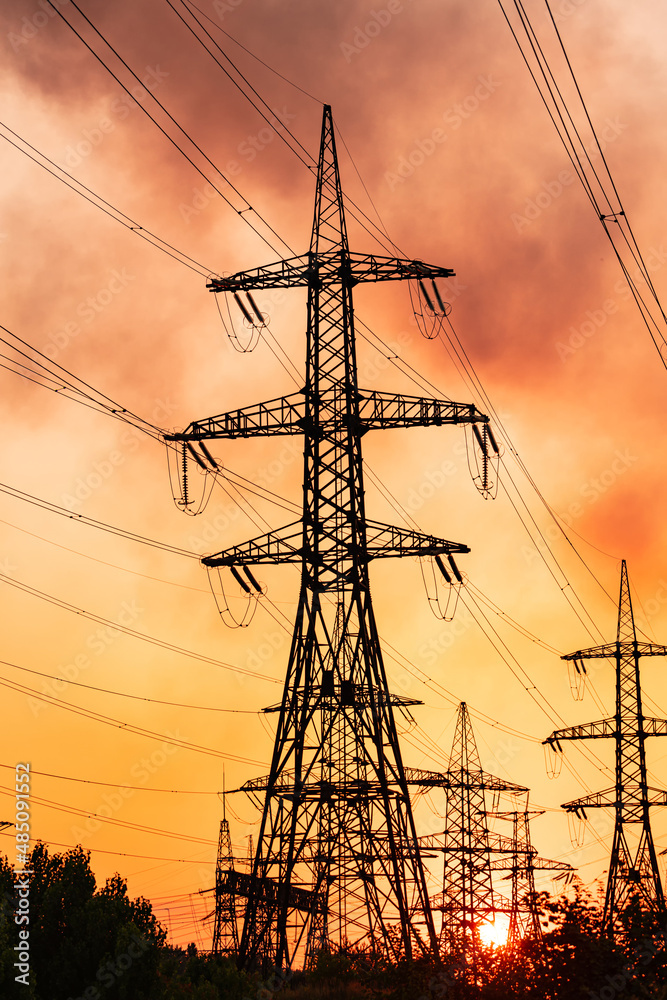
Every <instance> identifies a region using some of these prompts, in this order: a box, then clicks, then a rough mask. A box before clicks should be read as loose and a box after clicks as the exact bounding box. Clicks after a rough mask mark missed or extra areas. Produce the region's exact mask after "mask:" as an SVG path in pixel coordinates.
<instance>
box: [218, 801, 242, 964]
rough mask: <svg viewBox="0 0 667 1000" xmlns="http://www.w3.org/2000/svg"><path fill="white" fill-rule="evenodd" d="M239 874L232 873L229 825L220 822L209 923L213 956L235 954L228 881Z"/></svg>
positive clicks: (233, 914) (232, 898) (233, 905)
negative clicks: (211, 919)
mask: <svg viewBox="0 0 667 1000" xmlns="http://www.w3.org/2000/svg"><path fill="white" fill-rule="evenodd" d="M239 874H240V873H239V872H236V871H234V854H233V851H232V838H231V834H230V832H229V822H228V821H227V818H226V817H224V818H223V819H222V820H221V821H220V834H219V837H218V857H217V860H216V865H215V911H214V920H213V943H212V951H213V953H214V954H215V955H235V954H236V953H237V951H238V947H239V938H238V928H237V924H236V899H235V895H234V891H233V890H232V889H230V888H229V885H230V878H232V879H233V878H234V877H235V876H238V875H239Z"/></svg>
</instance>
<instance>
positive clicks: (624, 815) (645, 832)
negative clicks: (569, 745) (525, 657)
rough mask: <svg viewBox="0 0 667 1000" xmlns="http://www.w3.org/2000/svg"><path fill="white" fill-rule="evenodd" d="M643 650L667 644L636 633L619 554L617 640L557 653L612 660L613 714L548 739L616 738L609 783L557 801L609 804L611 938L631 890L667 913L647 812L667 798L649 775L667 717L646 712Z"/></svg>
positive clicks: (606, 923)
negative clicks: (651, 740)
mask: <svg viewBox="0 0 667 1000" xmlns="http://www.w3.org/2000/svg"><path fill="white" fill-rule="evenodd" d="M642 656H667V646H659V645H657V644H656V643H650V642H639V641H638V640H637V631H636V628H635V620H634V614H633V610H632V600H631V598H630V584H629V581H628V570H627V566H626V564H625V560H623V562H622V565H621V589H620V595H619V601H618V625H617V630H616V642H613V643H608V644H607V645H605V646H597V647H595V648H592V649H582V650H578V651H577V652H576V653H568V654H567V655H566V656H563V657H562V659H564V660H574V662H575V664H576V666H577V669H579V670H580V671H583V672H584V673H585V665H584V660H588V659H609V660H612V661H613V662H615V663H616V713H615V715H614V717H613V718H611V719H601V720H600V721H598V722H591V723H588V724H587V725H583V726H572V727H571V728H569V729H560V730H557V731H556V732H554V733H552V734H551V736H549V738H548V739H547V740H545V742H546V743H549V744H550V745H551V746H552V747H554V748H556V749H560V746H559V745H560V742H561V741H563V740H592V739H600V738H604V737H610V738H612V739H614V740H615V743H616V782H615V785H614V787H613V788H608V789H605V790H604V791H602V792H594V793H592V794H590V795H584V796H583V797H582V798H580V799H575V800H574V801H572V802H566V803H564V805H563V806H562V808H563V809H565V810H567V811H568V812H573V813H575V814H576V815H578V816H580V817H583V818H584V819H585V818H586V809H599V808H611V809H614V812H615V825H614V839H613V842H612V848H611V859H610V863H609V876H608V879H607V892H606V896H605V903H604V911H603V917H602V928H601V931H602V934H603V935H607V936H609V937H612V938H613V937H614V935H615V934H617V933H618V930H619V927H618V917H619V914H620V913H622V911H623V910H624V909H625V907H626V906H627V904H628V902H629V901H630V899H631V898H632V897H633V896H638V897H639V899H640V901H641V903H642V905H643V907H645V908H646V909H647V910H649V911H652V912H653V913H655V914H656V916H658V917H660V918H661V919H662V923H663V927H664V924H665V917H667V913H666V912H665V898H664V895H663V890H662V883H661V881H660V872H659V869H658V860H657V857H656V852H655V846H654V844H653V836H652V833H651V824H650V818H649V813H650V808H651V806H655V805H661V806H663V805H667V792H665V791H663V790H662V789H657V788H650V787H649V785H648V781H647V775H646V738H647V737H648V736H665V735H667V720H665V719H652V718H647V717H646V716H644V714H643V711H642V697H641V684H640V677H639V660H640V658H641V657H642ZM631 830H638V832H639V840H638V842H637V845H636V847H634V848H633V847H632V846H631V844H630V842H629V840H628V833H629V832H630V831H631Z"/></svg>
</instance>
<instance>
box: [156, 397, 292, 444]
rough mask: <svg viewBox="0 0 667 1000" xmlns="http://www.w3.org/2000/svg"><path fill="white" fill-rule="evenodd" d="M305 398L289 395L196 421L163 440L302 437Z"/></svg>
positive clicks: (166, 435)
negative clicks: (275, 436)
mask: <svg viewBox="0 0 667 1000" xmlns="http://www.w3.org/2000/svg"><path fill="white" fill-rule="evenodd" d="M304 412H305V402H304V396H303V393H301V392H293V393H291V394H290V395H289V396H280V397H278V399H270V400H268V401H267V402H266V403H254V404H253V405H252V406H243V407H241V408H240V409H238V410H230V411H229V413H220V414H218V416H216V417H208V418H207V419H206V420H195V421H193V423H191V424H190V425H189V426H188V427H186V429H185V430H184V431H181V432H179V433H175V434H165V435H164V439H165V441H213V440H215V439H216V438H227V439H231V438H246V437H265V436H268V435H274V434H303V418H304Z"/></svg>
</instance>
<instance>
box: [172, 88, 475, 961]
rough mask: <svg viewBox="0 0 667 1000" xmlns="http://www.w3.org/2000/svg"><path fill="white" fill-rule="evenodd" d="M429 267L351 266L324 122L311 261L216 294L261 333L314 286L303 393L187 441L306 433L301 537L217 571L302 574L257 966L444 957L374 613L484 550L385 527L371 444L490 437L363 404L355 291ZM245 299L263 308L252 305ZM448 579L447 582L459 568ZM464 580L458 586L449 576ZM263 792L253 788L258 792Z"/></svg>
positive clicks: (431, 403) (181, 437) (258, 886)
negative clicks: (376, 570)
mask: <svg viewBox="0 0 667 1000" xmlns="http://www.w3.org/2000/svg"><path fill="white" fill-rule="evenodd" d="M453 273H454V272H453V271H452V270H450V269H449V268H445V267H436V266H430V265H427V264H424V263H422V262H420V261H410V260H403V259H399V258H394V257H384V256H377V255H373V254H358V253H351V252H350V250H349V246H348V237H347V228H346V221H345V213H344V207H343V192H342V188H341V182H340V175H339V169H338V160H337V155H336V144H335V138H334V128H333V121H332V116H331V109H330V107H328V106H325V107H324V114H323V123H322V138H321V146H320V154H319V162H318V168H317V184H316V195H315V214H314V222H313V228H312V237H311V242H310V249H309V251H308V253H306V254H304V255H303V256H300V257H295V258H291V259H289V260H281V261H278V262H276V263H274V264H270V265H268V266H266V267H260V268H257V269H255V270H251V271H244V272H240V273H238V274H235V275H232V276H231V277H225V278H215V279H212V280H211V281H210V282H209V285H208V287H209V288H210V289H211V290H212V291H213V292H216V293H219V292H229V293H231V294H232V295H234V296H235V298H236V299H237V303H239V304H241V305H243V308H244V309H245V311H246V313H247V314H248V315H249V316H251V317H252V315H253V313H254V314H255V315H258V316H259V317H260V319H261V313H259V310H258V308H257V306H256V303H255V300H254V298H253V296H252V291H253V290H255V289H259V288H264V289H267V288H295V287H305V288H307V294H308V305H307V312H308V318H307V335H306V337H307V346H306V378H305V385H304V388H303V390H301V391H299V392H296V393H293V394H291V395H288V396H283V397H280V398H277V399H273V400H270V401H268V402H265V403H259V404H256V405H253V406H250V407H246V408H242V409H238V410H234V411H232V412H229V413H224V414H221V415H219V416H216V417H211V418H208V419H206V420H203V421H199V422H195V423H193V424H191V425H190V426H189V427H188V428H187V429H186V431H185V432H183V433H182V434H177V435H172V436H171V437H170V440H173V441H181V442H183V449H184V450H185V448H186V446H187V447H188V448H189V449H190V450H191V451H192V452H193V454H195V453H196V445H199V446H200V447H201V448H202V454H201V455H199V456H198V457H197V461H198V462H199V464H201V465H205V466H207V467H214V466H215V460H213V459H212V456H211V455H210V453H209V452H208V449H206V447H205V445H203V442H204V441H206V440H214V439H218V438H227V439H229V438H240V437H255V436H265V435H278V434H302V435H303V437H304V473H303V513H302V518H301V520H300V521H298V522H295V523H293V524H289V525H287V526H286V527H284V528H281V529H278V530H275V531H269V532H268V533H267V534H265V535H262V536H261V537H258V538H254V539H252V540H250V541H248V542H246V543H244V544H241V545H236V546H234V547H232V548H229V549H226V550H225V551H223V552H220V553H218V554H216V555H214V556H209V557H206V558H205V559H203V560H202V561H203V563H204V564H205V565H207V566H209V567H225V566H226V567H231V568H232V570H233V571H234V573H235V574H236V575H237V578H238V579H241V580H243V577H242V576H241V574H240V572H239V568H242V569H243V572H244V573H245V575H246V577H247V580H248V584H245V581H244V584H245V586H246V589H249V588H250V587H254V588H255V589H258V585H257V581H256V580H255V577H254V575H253V574H252V571H251V570H250V568H249V567H250V566H253V565H258V564H267V563H270V564H278V563H297V564H298V565H300V566H301V589H300V594H299V600H298V609H297V613H296V621H295V625H294V633H293V639H292V644H291V649H290V654H289V663H288V667H287V676H286V680H285V687H284V693H283V698H282V702H281V705H280V708H279V710H278V724H277V730H276V736H275V745H274V750H273V757H272V761H271V770H270V773H269V775H268V776H267V777H266V778H261V779H258V780H257V781H255V782H250V783H247V785H250V788H249V789H248V790H249V791H251V792H254V794H255V796H256V797H257V796H258V797H259V798H260V799H261V800H263V807H262V808H263V811H262V819H261V824H260V828H259V833H258V836H257V841H256V850H255V858H254V862H253V867H252V873H251V874H250V876H249V877H248V879H247V884H246V885H245V886H242V885H241V881H242V880H240V879H239V877H238V874H237V885H238V892H239V894H246V898H247V904H246V910H245V919H244V923H243V931H242V935H241V941H240V947H239V964H240V965H241V966H242V967H249V966H253V965H257V964H260V963H261V964H264V965H266V964H273V965H276V966H291V965H292V963H293V962H294V961H295V958H296V957H297V955H298V956H299V958H300V959H301V960H303V961H304V963H305V964H306V965H312V963H313V962H314V961H315V959H316V957H317V954H318V953H320V952H321V951H323V950H328V949H336V948H343V947H346V946H347V945H348V944H350V943H354V942H364V944H365V946H366V947H368V948H369V949H371V950H373V951H375V952H378V953H382V954H385V955H387V956H390V957H394V958H395V957H398V956H400V955H406V956H411V955H413V954H415V953H417V954H418V953H423V952H426V953H435V952H436V951H437V938H436V934H435V930H434V925H433V918H432V914H431V910H430V906H429V899H428V893H427V887H426V879H425V873H424V868H423V865H422V860H421V856H420V852H419V850H418V848H417V835H416V830H415V824H414V819H413V814H412V808H411V803H410V797H409V790H408V784H407V781H406V775H405V770H404V766H403V761H402V758H401V751H400V747H399V742H398V735H397V730H396V725H395V721H394V708H402V707H404V706H405V705H407V704H413V703H414V702H410V701H408V700H407V699H402V698H401V697H399V696H396V695H394V694H392V693H391V692H390V691H389V687H388V683H387V676H386V672H385V668H384V664H383V660H382V654H381V650H380V642H379V637H378V632H377V627H376V623H375V617H374V613H373V606H372V603H371V594H370V587H369V569H368V568H369V563H370V561H371V560H372V559H378V558H386V557H389V556H416V557H420V556H421V557H432V558H437V559H440V557H441V556H445V557H447V558H448V559H449V560H450V564H451V566H452V571H453V572H454V574H455V575H456V577H457V579H458V580H460V579H461V578H460V574H459V571H458V569H457V568H456V564H455V563H454V560H453V556H454V554H456V553H465V552H468V551H469V549H468V547H467V546H466V545H463V544H459V543H456V542H451V541H447V540H444V539H441V538H436V537H434V536H431V535H425V534H422V533H420V532H418V531H412V530H410V529H406V528H398V527H393V526H390V525H387V524H382V523H379V522H377V521H371V520H369V519H367V517H366V513H365V500H364V473H363V465H362V449H361V439H362V436H363V435H364V434H365V433H366V432H368V431H371V430H380V429H386V428H406V427H425V426H429V425H435V426H440V425H442V424H459V423H463V424H465V423H473V424H474V423H482V424H484V425H485V424H486V422H487V419H488V418H487V417H485V416H483V415H482V414H480V413H479V412H478V411H477V410H476V408H475V407H474V406H473V405H471V404H460V403H455V402H452V401H450V400H446V399H427V398H422V397H419V396H406V395H399V394H392V393H387V392H383V391H380V390H366V389H363V388H359V386H358V383H357V360H356V346H355V331H354V322H353V317H354V313H353V303H352V289H353V286H354V285H356V284H359V283H360V282H378V281H390V280H397V279H398V280H402V279H403V280H404V279H414V280H416V281H418V282H419V281H421V282H422V283H423V282H424V281H426V280H429V281H432V282H433V283H434V288H435V279H436V278H447V277H450V276H451V275H453ZM242 294H245V295H246V298H247V303H248V304H247V306H246V305H245V303H244V301H243V299H242V298H241V295H242ZM439 565H440V566H441V568H442V569H443V570H444V564H443V563H442V561H440V563H439ZM444 575H445V577H447V575H448V574H447V571H446V570H444ZM246 787H247V786H246Z"/></svg>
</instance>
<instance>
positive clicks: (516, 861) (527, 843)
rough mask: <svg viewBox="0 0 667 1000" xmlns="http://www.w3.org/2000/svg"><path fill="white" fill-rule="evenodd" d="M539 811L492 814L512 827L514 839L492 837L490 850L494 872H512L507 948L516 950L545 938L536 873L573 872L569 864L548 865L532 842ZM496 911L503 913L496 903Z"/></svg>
mask: <svg viewBox="0 0 667 1000" xmlns="http://www.w3.org/2000/svg"><path fill="white" fill-rule="evenodd" d="M541 815H543V811H542V810H539V809H532V810H529V809H524V810H506V811H503V812H498V811H496V812H491V813H488V816H489V817H498V818H503V819H508V820H510V821H511V823H512V836H511V837H506V836H504V835H502V834H497V833H494V834H490V836H489V847H490V849H491V851H492V853H493V855H494V858H493V860H492V862H491V868H492V870H493V871H494V872H501V871H506V872H509V878H510V884H511V900H510V906H509V918H510V922H509V928H508V931H507V948H508V949H512V948H516V947H517V945H518V944H519V943H520V942H521V941H523V940H524V939H525V938H532V939H533V940H535V941H539V940H541V938H542V928H541V926H540V919H539V914H538V912H537V902H536V897H535V872H536V871H560V872H565V873H567V872H572V871H573V869H572V866H571V865H569V864H568V863H567V862H565V861H547V860H545V859H544V858H539V857H538V856H537V851H536V849H535V848H534V847H533V845H532V843H531V839H530V817H531V816H541ZM496 909H498V910H500V909H502V907H501V906H499V903H498V899H496Z"/></svg>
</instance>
